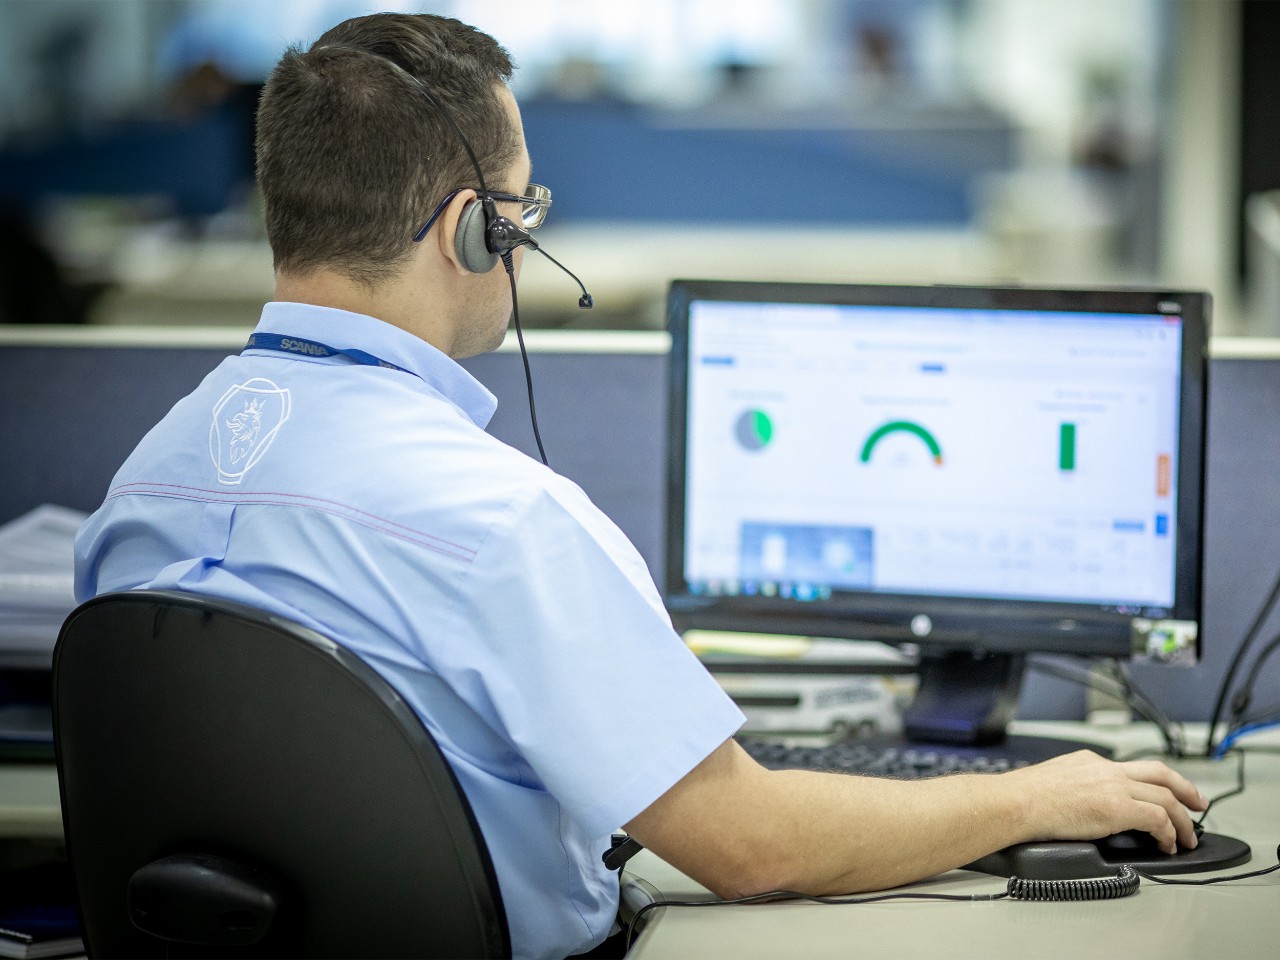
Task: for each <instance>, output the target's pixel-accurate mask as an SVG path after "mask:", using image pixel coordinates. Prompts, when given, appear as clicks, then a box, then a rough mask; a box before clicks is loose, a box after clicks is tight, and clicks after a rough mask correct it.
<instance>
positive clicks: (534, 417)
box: [502, 250, 551, 467]
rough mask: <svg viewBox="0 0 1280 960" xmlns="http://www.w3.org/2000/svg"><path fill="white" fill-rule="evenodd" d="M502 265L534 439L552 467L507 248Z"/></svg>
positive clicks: (513, 268)
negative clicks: (544, 443)
mask: <svg viewBox="0 0 1280 960" xmlns="http://www.w3.org/2000/svg"><path fill="white" fill-rule="evenodd" d="M502 265H503V267H505V268H506V271H507V279H508V280H509V281H510V282H511V318H512V319H513V320H514V321H515V325H516V339H517V340H518V341H519V342H520V359H521V360H523V361H524V383H525V387H526V388H527V389H528V391H529V420H530V422H531V423H532V424H533V439H534V440H535V441H537V444H538V456H539V457H541V458H542V465H543V466H545V467H550V466H551V464H549V463H547V451H546V450H544V449H543V447H542V434H541V433H540V432H539V431H538V410H537V407H535V406H534V403H533V374H532V373H530V372H529V351H528V350H526V349H525V347H524V331H523V330H521V329H520V300H519V298H518V297H517V296H516V268H515V264H514V263H513V262H512V256H511V251H510V250H507V251H506V252H504V253H503V254H502Z"/></svg>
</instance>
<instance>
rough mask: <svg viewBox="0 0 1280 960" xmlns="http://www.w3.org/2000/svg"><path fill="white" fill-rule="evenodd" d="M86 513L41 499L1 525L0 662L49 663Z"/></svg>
mask: <svg viewBox="0 0 1280 960" xmlns="http://www.w3.org/2000/svg"><path fill="white" fill-rule="evenodd" d="M85 517H86V514H84V513H82V512H81V511H79V510H72V509H70V508H68V507H59V506H54V505H52V504H44V505H43V506H39V507H36V509H34V510H32V511H31V512H30V513H26V514H23V515H22V516H20V517H18V518H17V519H16V520H11V521H10V522H9V523H6V524H5V525H4V526H0V667H23V668H25V667H35V668H46V669H47V668H48V667H49V666H50V664H51V663H52V662H53V660H52V658H53V644H54V641H56V640H57V639H58V631H59V630H60V629H61V627H62V621H63V620H65V619H66V618H67V614H69V613H70V612H71V611H72V609H73V608H74V607H75V605H76V601H75V595H74V593H73V591H72V572H73V571H72V568H73V554H72V545H73V543H74V541H75V535H76V530H77V529H79V527H80V524H81V523H83V522H84V520H85Z"/></svg>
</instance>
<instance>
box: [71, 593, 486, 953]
mask: <svg viewBox="0 0 1280 960" xmlns="http://www.w3.org/2000/svg"><path fill="white" fill-rule="evenodd" d="M54 742H55V749H56V754H57V763H58V780H59V788H60V790H61V795H62V816H63V824H64V827H65V832H66V843H67V854H68V858H69V860H70V862H71V867H72V870H73V872H74V874H75V879H76V888H77V893H78V896H79V901H80V912H81V919H82V923H83V928H84V931H83V932H84V935H85V943H86V948H87V950H88V952H89V954H90V955H91V956H129V957H144V956H180V955H188V956H224V957H230V956H274V957H284V956H308V957H323V956H334V957H337V956H343V957H362V956H363V957H372V956H377V957H392V956H411V957H434V956H441V957H472V956H477V957H492V956H509V955H510V941H509V938H508V932H507V923H506V915H505V913H504V911H503V907H502V898H501V895H500V893H499V890H498V884H497V879H496V876H495V874H494V871H493V866H492V863H491V861H490V859H489V853H488V848H487V846H486V845H485V842H484V838H483V837H482V835H481V833H480V830H479V828H478V827H477V825H476V821H475V818H474V816H473V814H472V811H471V807H470V805H469V804H468V803H467V800H466V798H465V796H464V795H463V793H462V791H461V789H459V787H458V783H457V781H456V779H455V778H454V776H453V772H452V770H451V769H450V768H449V766H448V764H447V763H446V762H445V760H444V758H443V757H442V756H441V754H440V751H439V749H438V747H437V746H436V743H435V740H434V739H433V738H432V737H431V735H430V733H429V732H428V731H427V730H426V729H425V728H424V727H423V725H422V723H421V721H420V720H419V719H418V717H417V716H416V715H415V714H414V713H413V711H412V710H411V709H410V708H409V707H408V706H407V705H406V704H405V703H404V701H403V700H402V699H401V698H400V697H399V696H398V695H397V694H396V692H395V691H394V689H393V688H392V687H391V686H390V685H389V684H388V683H387V682H386V681H385V680H383V679H382V677H380V676H379V675H378V674H377V673H376V672H375V671H374V670H373V669H372V668H371V667H369V666H368V665H367V664H365V663H364V662H363V661H362V660H360V659H359V658H358V657H357V656H355V655H354V654H353V653H351V652H350V651H349V650H346V649H344V648H343V647H341V646H339V645H338V644H336V643H334V642H333V641H332V640H330V639H328V638H326V637H323V636H320V635H319V634H317V633H315V632H313V631H311V630H307V629H305V628H303V627H300V626H299V625H297V624H294V623H291V622H289V621H287V620H284V619H281V618H279V617H275V616H271V615H268V614H265V613H263V612H261V611H258V610H254V609H251V608H247V607H244V606H242V605H239V604H234V603H228V602H225V601H218V600H210V599H206V598H199V597H195V596H192V595H189V594H181V593H169V592H159V591H130V592H126V593H116V594H108V595H104V596H101V597H98V598H96V599H94V600H90V601H89V602H87V603H85V604H83V605H81V606H80V607H79V608H77V609H76V610H75V611H74V612H73V613H72V614H71V616H70V617H69V618H68V619H67V621H66V623H65V625H64V626H63V628H62V634H61V636H60V637H59V639H58V644H57V647H56V648H55V652H54ZM228 870H229V871H230V874H232V876H228ZM139 871H141V873H139ZM255 877H256V878H260V879H262V880H263V884H261V885H258V886H255V882H256V881H255V879H254V878H255ZM246 878H247V879H246ZM264 887H265V889H264ZM246 891H247V894H246ZM242 895H246V896H248V897H249V900H244V899H243V896H242ZM227 896H229V897H230V899H229V900H228V899H225V897H227ZM237 896H241V899H240V900H236V897H237ZM157 897H159V900H157V899H156V898H157ZM219 897H224V899H222V900H219ZM131 898H132V899H133V901H134V902H133V903H132V904H131V903H130V899H131ZM166 898H167V899H166ZM202 898H203V899H202ZM254 898H257V901H258V902H259V906H262V908H263V909H262V910H258V907H255V906H254V905H253V902H252V901H253V900H254ZM246 904H247V906H246ZM166 911H167V912H168V913H169V914H171V915H170V916H164V915H159V916H157V915H156V913H157V912H159V913H161V914H163V913H164V912H166ZM202 911H203V913H204V914H206V915H205V916H198V914H201V912H202ZM210 911H212V913H211V914H210ZM254 911H258V912H257V913H255V912H254ZM131 914H132V916H133V919H131ZM210 916H212V919H213V921H215V926H216V925H218V924H221V925H222V926H223V927H224V928H225V929H223V930H222V931H221V933H220V934H219V933H218V932H217V931H215V936H214V938H213V939H210V940H207V941H206V943H205V945H203V946H201V945H199V944H190V943H184V942H182V941H184V940H196V939H204V937H203V934H202V932H201V925H202V924H205V925H207V923H208V921H209V920H210ZM135 921H139V922H140V926H142V927H144V928H146V929H148V930H156V929H158V930H160V931H161V935H162V936H165V937H172V938H173V939H171V940H166V939H161V938H160V937H158V936H153V935H151V934H149V933H144V932H142V929H139V925H135ZM184 924H185V927H184ZM255 926H256V929H251V928H254V927H255ZM264 927H265V928H266V929H265V933H264V930H263V928H264ZM193 930H194V931H195V932H194V933H192V932H191V931H193ZM166 931H175V932H166ZM259 935H260V939H256V942H252V943H243V942H238V941H243V940H245V939H254V938H256V937H258V936H259ZM219 937H221V939H219ZM175 940H176V941H177V942H174V941H175Z"/></svg>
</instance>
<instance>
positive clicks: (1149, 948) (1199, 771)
mask: <svg viewBox="0 0 1280 960" xmlns="http://www.w3.org/2000/svg"><path fill="white" fill-rule="evenodd" d="M1021 729H1023V732H1035V733H1044V734H1048V735H1055V734H1056V735H1059V736H1067V735H1069V734H1070V731H1071V730H1072V729H1076V730H1078V729H1079V725H1071V724H1025V725H1021ZM1189 732H1191V733H1192V737H1191V743H1192V744H1195V743H1199V742H1203V725H1201V727H1200V728H1197V729H1193V730H1191V731H1189ZM1264 736H1266V739H1265V740H1264ZM1114 741H1115V746H1116V747H1117V751H1118V752H1117V756H1119V757H1120V758H1121V759H1123V757H1124V756H1125V755H1126V754H1127V753H1131V752H1134V751H1137V750H1141V749H1146V748H1149V747H1155V746H1156V745H1157V740H1156V738H1155V736H1154V735H1153V734H1152V733H1151V731H1149V730H1146V729H1143V728H1132V729H1126V730H1124V731H1123V732H1120V733H1117V734H1116V735H1115V736H1114ZM1253 743H1255V744H1257V745H1259V746H1261V745H1263V744H1264V743H1265V744H1266V745H1267V746H1268V747H1271V748H1274V747H1277V746H1280V736H1267V735H1259V736H1258V737H1256V738H1254V740H1253ZM1248 744H1249V741H1245V745H1246V746H1247V745H1248ZM1172 765H1173V766H1175V767H1176V768H1177V769H1179V770H1180V771H1181V772H1183V773H1184V774H1186V775H1187V776H1189V777H1190V778H1191V779H1192V780H1193V781H1195V783H1196V784H1197V785H1198V786H1199V787H1200V788H1201V789H1202V790H1203V791H1204V793H1205V794H1206V795H1207V796H1209V797H1215V796H1217V795H1218V794H1220V793H1224V792H1226V791H1227V790H1230V789H1231V788H1233V787H1234V786H1235V782H1236V761H1235V760H1234V759H1230V758H1229V759H1228V760H1226V761H1221V762H1219V761H1210V760H1202V759H1194V760H1180V761H1177V762H1176V763H1174V764H1172ZM1245 783H1246V786H1247V789H1246V790H1245V792H1244V793H1243V794H1241V795H1239V796H1236V797H1232V798H1229V799H1225V800H1223V801H1222V802H1221V803H1220V804H1216V805H1215V806H1214V808H1213V810H1212V811H1211V812H1210V814H1209V817H1208V819H1207V820H1206V826H1207V828H1208V829H1209V830H1211V831H1213V832H1216V833H1225V834H1228V835H1231V836H1235V837H1239V838H1240V839H1242V840H1244V841H1246V842H1247V843H1248V844H1249V845H1250V846H1251V847H1252V849H1253V859H1252V861H1251V862H1250V863H1249V865H1248V866H1243V867H1237V868H1235V869H1234V870H1227V871H1220V873H1236V872H1243V871H1247V870H1257V869H1261V868H1263V867H1267V866H1270V865H1271V864H1273V863H1275V862H1276V846H1277V844H1280V753H1265V752H1252V753H1249V754H1248V756H1247V759H1246V765H1245ZM627 872H628V874H631V875H633V876H637V877H642V878H643V879H645V880H647V881H648V882H649V883H651V884H653V885H654V886H655V887H657V888H658V890H660V891H661V892H662V894H663V895H664V896H666V897H670V898H675V899H709V898H710V894H708V892H707V891H706V889H705V888H703V887H701V886H700V885H698V884H697V883H695V882H694V881H692V880H690V879H689V878H688V877H686V876H684V875H683V874H682V873H680V872H679V871H677V870H676V869H675V868H673V867H671V866H669V865H668V864H666V863H664V862H663V861H661V860H659V859H658V858H657V857H655V856H654V855H653V854H651V853H649V852H648V851H644V852H643V853H641V854H639V855H638V856H637V857H635V858H634V859H633V860H632V861H631V862H630V863H629V864H628V865H627ZM1213 875H1214V874H1197V875H1193V876H1191V877H1190V878H1189V879H1198V878H1202V877H1207V876H1213ZM902 889H903V890H904V891H907V890H913V891H918V892H921V893H947V894H978V893H999V892H1001V891H1002V890H1003V889H1004V881H1003V880H1001V879H999V878H997V877H989V876H986V875H983V874H979V873H973V872H970V871H966V870H953V871H951V872H949V873H946V874H942V875H941V876H938V877H934V878H932V879H930V880H927V881H925V882H922V883H917V884H913V885H911V886H909V887H904V888H902ZM654 913H655V914H656V915H655V916H653V919H652V921H651V922H650V923H648V925H647V926H646V927H645V929H644V931H643V932H642V933H641V934H640V936H639V937H638V939H637V941H636V944H635V946H634V947H633V948H632V950H631V953H629V954H628V957H629V958H632V960H655V958H687V957H703V958H715V957H726V958H728V957H733V958H751V957H761V958H765V957H768V958H775V957H783V956H791V957H805V958H806V960H808V958H815V960H816V958H825V957H832V958H835V957H839V958H841V960H847V958H848V957H849V956H850V955H854V954H856V955H859V956H867V957H878V958H881V957H883V958H892V957H904V958H907V957H909V958H913V960H919V958H921V957H940V956H946V957H948V958H968V957H972V958H975V960H976V958H984V960H989V958H996V957H1010V958H1018V960H1022V958H1025V957H1027V956H1036V957H1059V956H1070V957H1081V958H1088V957H1097V958H1106V960H1113V958H1115V957H1125V958H1127V960H1132V958H1141V957H1151V958H1160V960H1166V958H1171V957H1230V958H1244V957H1267V958H1272V957H1275V956H1276V955H1277V944H1280V872H1277V873H1273V874H1270V875H1268V876H1265V877H1259V878H1256V879H1252V880H1243V881H1240V882H1236V883H1228V884H1221V885H1215V886H1208V887H1177V886H1163V885H1159V884H1154V883H1148V882H1146V881H1143V884H1142V887H1141V889H1140V890H1139V891H1138V893H1137V894H1135V895H1134V896H1131V897H1126V898H1124V899H1121V900H1104V901H1093V902H1081V903H1027V902H1018V901H1004V900H1002V901H994V902H991V901H987V902H976V903H944V902H929V901H909V900H908V901H890V902H888V903H880V904H862V905H848V906H819V905H815V904H804V903H773V904H763V905H755V906H749V907H715V908H710V909H689V908H674V907H673V908H664V909H659V910H656V911H654Z"/></svg>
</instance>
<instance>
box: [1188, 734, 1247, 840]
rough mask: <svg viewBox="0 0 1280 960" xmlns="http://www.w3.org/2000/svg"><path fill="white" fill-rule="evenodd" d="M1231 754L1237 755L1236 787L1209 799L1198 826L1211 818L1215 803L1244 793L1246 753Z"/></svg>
mask: <svg viewBox="0 0 1280 960" xmlns="http://www.w3.org/2000/svg"><path fill="white" fill-rule="evenodd" d="M1230 752H1231V753H1234V754H1235V755H1236V785H1235V786H1234V787H1232V788H1231V789H1230V790H1227V791H1226V792H1224V793H1220V794H1218V795H1217V796H1216V797H1210V798H1209V802H1208V804H1206V805H1205V808H1204V812H1203V813H1201V814H1200V819H1199V820H1197V821H1196V826H1200V827H1203V826H1204V821H1205V819H1206V818H1207V817H1208V816H1209V811H1210V810H1212V809H1213V805H1214V804H1215V803H1221V802H1222V801H1223V800H1227V799H1229V798H1231V797H1238V796H1239V795H1240V794H1242V793H1244V756H1245V755H1244V751H1243V750H1231V751H1230ZM1226 755H1227V754H1226V753H1224V754H1223V755H1222V757H1218V758H1216V759H1219V760H1221V759H1222V758H1223V757H1225V756H1226Z"/></svg>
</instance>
